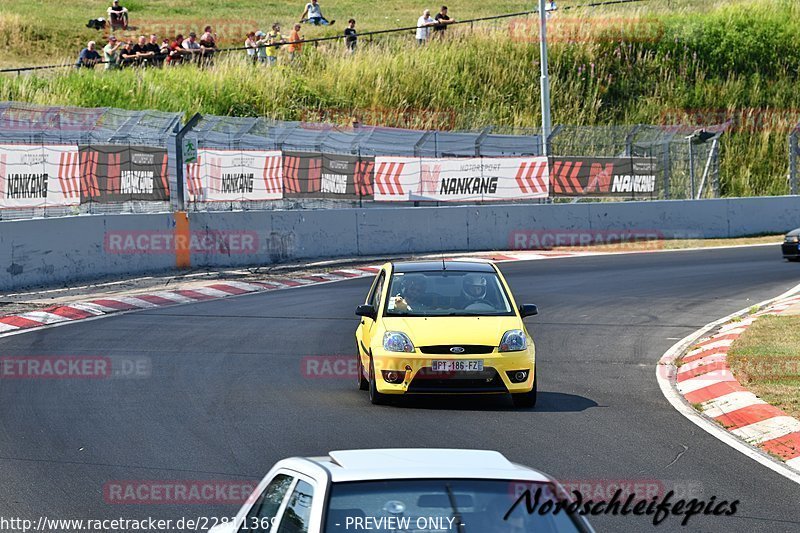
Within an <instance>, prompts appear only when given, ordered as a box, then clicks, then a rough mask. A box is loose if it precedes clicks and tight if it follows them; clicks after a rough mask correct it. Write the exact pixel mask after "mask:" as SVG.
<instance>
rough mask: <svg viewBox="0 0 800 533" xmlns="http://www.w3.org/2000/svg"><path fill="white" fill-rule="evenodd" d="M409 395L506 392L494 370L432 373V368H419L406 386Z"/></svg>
mask: <svg viewBox="0 0 800 533" xmlns="http://www.w3.org/2000/svg"><path fill="white" fill-rule="evenodd" d="M406 392H409V393H415V392H416V393H436V392H450V393H453V392H461V393H479V392H503V393H505V392H508V389H507V388H506V386H505V384H504V383H503V380H502V379H501V378H500V375H499V374H498V373H497V371H496V370H495V369H494V368H485V369H484V370H483V371H481V372H434V371H433V369H432V368H430V367H425V368H421V369H420V370H419V372H417V373H416V375H415V376H414V379H413V380H411V383H409V384H408V390H407V391H406Z"/></svg>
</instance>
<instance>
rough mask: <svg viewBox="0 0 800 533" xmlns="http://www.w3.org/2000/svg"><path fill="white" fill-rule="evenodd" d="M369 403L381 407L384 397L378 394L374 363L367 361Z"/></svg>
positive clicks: (384, 401) (384, 400)
mask: <svg viewBox="0 0 800 533" xmlns="http://www.w3.org/2000/svg"><path fill="white" fill-rule="evenodd" d="M369 401H370V402H372V404H373V405H383V404H385V403H386V395H385V394H381V393H380V392H378V383H377V378H376V377H375V363H373V362H372V359H371V358H370V360H369Z"/></svg>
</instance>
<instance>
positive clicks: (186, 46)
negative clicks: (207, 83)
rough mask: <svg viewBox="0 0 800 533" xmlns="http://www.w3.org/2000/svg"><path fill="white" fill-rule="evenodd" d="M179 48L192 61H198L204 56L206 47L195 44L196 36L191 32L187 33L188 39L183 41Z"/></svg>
mask: <svg viewBox="0 0 800 533" xmlns="http://www.w3.org/2000/svg"><path fill="white" fill-rule="evenodd" d="M181 47H182V48H183V50H184V54H185V55H188V56H191V58H192V60H193V61H200V59H202V58H203V57H204V56H205V55H206V47H205V46H203V45H202V44H200V43H199V42H197V34H196V33H195V32H193V31H192V32H189V37H188V38H186V39H184V41H183V44H182V45H181Z"/></svg>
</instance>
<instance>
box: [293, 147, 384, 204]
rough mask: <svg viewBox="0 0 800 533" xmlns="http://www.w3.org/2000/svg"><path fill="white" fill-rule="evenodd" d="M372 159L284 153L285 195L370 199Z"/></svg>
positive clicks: (352, 156) (373, 165)
mask: <svg viewBox="0 0 800 533" xmlns="http://www.w3.org/2000/svg"><path fill="white" fill-rule="evenodd" d="M374 169H375V159H374V158H373V157H359V156H354V155H338V154H321V153H317V152H284V154H283V175H284V188H285V193H286V196H289V197H299V196H302V197H306V198H343V197H362V198H364V197H367V198H371V197H372V180H373V175H374Z"/></svg>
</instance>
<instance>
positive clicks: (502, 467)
mask: <svg viewBox="0 0 800 533" xmlns="http://www.w3.org/2000/svg"><path fill="white" fill-rule="evenodd" d="M537 489H541V490H542V494H547V495H551V496H552V497H553V498H557V497H558V496H557V495H560V494H562V492H561V491H562V490H563V489H561V488H560V486H558V484H557V483H556V482H555V481H554V480H553V479H551V478H550V477H548V476H547V475H545V474H543V473H541V472H538V471H536V470H533V469H531V468H528V467H525V466H522V465H518V464H514V463H512V462H510V461H509V460H508V459H506V458H505V457H504V456H503V455H502V454H500V453H498V452H493V451H483V450H447V449H380V450H346V451H334V452H330V454H329V455H328V456H327V457H294V458H290V459H284V460H282V461H279V462H278V463H277V464H276V465H275V466H274V467H273V468H272V470H270V471H269V473H268V474H267V475H266V476H265V477H264V479H263V480H262V481H261V483H259V485H258V487H256V489H255V491H254V492H253V494H252V496H251V497H250V498H248V500H247V502H246V503H245V504H244V506H242V508H241V509H240V511H239V513H238V514H237V515H236V517H235V518H234V519H233V520H231V521H229V522H227V523H222V524H219V525H217V526H215V527H214V528H212V529H211V530H210V531H212V532H214V533H233V532H250V531H261V532H267V531H270V532H272V533H306V532H309V533H323V532H324V533H339V532H353V531H373V532H374V531H381V532H406V533H411V532H413V533H434V532H435V533H444V532H453V533H523V532H530V531H535V532H537V533H538V532H562V531H564V532H566V531H569V532H573V531H593V530H592V528H591V526H589V524H588V523H587V522H586V521H585V520H584V519H583V518H582V517H580V516H577V515H575V516H570V515H569V514H567V513H564V512H561V513H545V514H541V513H538V512H531V513H529V512H528V511H527V510H526V505H525V503H524V501H522V500H523V498H520V495H521V494H523V493H524V492H525V490H530V492H531V493H535V492H536V491H537ZM515 503H517V505H515Z"/></svg>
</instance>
